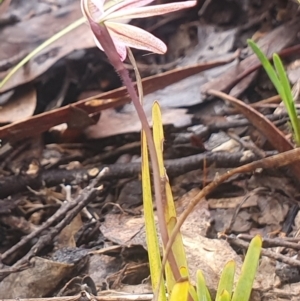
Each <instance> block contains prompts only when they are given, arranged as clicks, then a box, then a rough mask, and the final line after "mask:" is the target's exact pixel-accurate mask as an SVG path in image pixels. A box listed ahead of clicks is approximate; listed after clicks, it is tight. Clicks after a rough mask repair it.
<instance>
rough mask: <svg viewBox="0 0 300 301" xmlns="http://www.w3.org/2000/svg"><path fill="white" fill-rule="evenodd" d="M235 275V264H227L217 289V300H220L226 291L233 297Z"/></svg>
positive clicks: (230, 262)
mask: <svg viewBox="0 0 300 301" xmlns="http://www.w3.org/2000/svg"><path fill="white" fill-rule="evenodd" d="M234 273H235V262H234V261H233V260H231V261H229V262H227V264H226V265H225V267H224V269H223V271H222V274H221V277H220V281H219V285H218V289H217V296H216V300H218V298H219V297H220V296H221V295H222V294H223V292H224V291H226V292H227V293H228V294H229V295H230V296H231V294H232V290H233V282H234Z"/></svg>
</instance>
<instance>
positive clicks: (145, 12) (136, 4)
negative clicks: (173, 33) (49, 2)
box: [81, 0, 197, 61]
mask: <svg viewBox="0 0 300 301" xmlns="http://www.w3.org/2000/svg"><path fill="white" fill-rule="evenodd" d="M153 1H154V0H81V9H82V12H83V14H84V16H85V17H86V18H87V20H88V21H89V22H90V20H92V21H93V22H95V23H98V24H104V25H105V26H106V28H107V29H108V32H109V33H110V35H111V37H112V39H113V42H114V44H115V47H116V50H117V52H118V54H119V56H120V58H121V60H122V61H124V60H125V58H126V56H127V50H126V47H133V48H137V49H142V50H147V51H151V52H154V53H159V54H163V53H165V52H166V51H167V46H166V45H165V43H164V42H163V41H161V40H160V39H158V38H156V37H155V36H153V35H152V34H151V33H149V32H147V31H145V30H143V29H141V28H139V27H136V26H133V25H129V24H125V23H124V22H126V20H128V19H136V18H146V17H151V16H158V15H162V14H166V13H169V12H174V11H178V10H181V9H185V8H189V7H193V6H195V5H196V3H197V1H194V0H193V1H185V2H175V3H169V4H161V5H152V6H146V7H144V6H145V5H147V4H149V3H151V2H153ZM94 38H95V42H96V45H97V46H98V47H99V48H100V49H101V50H103V47H102V46H101V41H99V40H98V39H97V37H96V36H94Z"/></svg>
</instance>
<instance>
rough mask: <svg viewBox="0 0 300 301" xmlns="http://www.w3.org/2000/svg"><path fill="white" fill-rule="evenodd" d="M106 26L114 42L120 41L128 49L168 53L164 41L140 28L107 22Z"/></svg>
mask: <svg viewBox="0 0 300 301" xmlns="http://www.w3.org/2000/svg"><path fill="white" fill-rule="evenodd" d="M105 25H106V26H107V28H108V31H109V32H110V34H111V35H112V37H113V40H114V41H119V42H120V43H123V44H124V45H126V46H128V47H133V48H137V49H142V50H147V51H151V52H155V53H159V54H163V53H165V52H166V51H167V46H166V45H165V43H164V42H163V41H161V40H160V39H158V38H156V37H155V36H154V35H152V34H151V33H149V32H147V31H145V30H143V29H141V28H139V27H136V26H133V25H129V24H121V23H115V22H105Z"/></svg>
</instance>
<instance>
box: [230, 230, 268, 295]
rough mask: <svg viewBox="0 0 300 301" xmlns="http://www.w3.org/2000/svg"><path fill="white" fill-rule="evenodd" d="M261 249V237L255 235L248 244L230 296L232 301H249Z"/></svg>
mask: <svg viewBox="0 0 300 301" xmlns="http://www.w3.org/2000/svg"><path fill="white" fill-rule="evenodd" d="M261 247H262V238H261V236H259V235H256V236H255V237H254V238H253V239H252V240H251V242H250V245H249V249H248V252H247V254H246V257H245V260H244V263H243V266H242V271H241V275H240V277H239V280H238V282H237V285H236V288H235V291H234V293H233V296H232V301H249V298H250V294H251V291H252V286H253V282H254V278H255V274H256V270H257V267H258V263H259V257H260V251H261Z"/></svg>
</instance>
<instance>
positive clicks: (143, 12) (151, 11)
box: [103, 0, 197, 20]
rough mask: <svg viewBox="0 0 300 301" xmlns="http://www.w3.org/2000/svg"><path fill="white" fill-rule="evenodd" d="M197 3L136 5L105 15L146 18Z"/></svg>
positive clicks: (107, 16)
mask: <svg viewBox="0 0 300 301" xmlns="http://www.w3.org/2000/svg"><path fill="white" fill-rule="evenodd" d="M141 2H142V1H141ZM196 4H197V1H194V0H192V1H185V2H175V3H168V4H161V5H151V6H146V7H134V8H126V9H121V10H118V11H114V12H112V13H110V14H109V15H106V13H105V16H106V17H105V16H103V19H106V20H115V19H136V18H146V17H151V16H158V15H163V14H166V13H170V12H174V11H177V10H181V9H185V8H190V7H193V6H195V5H196Z"/></svg>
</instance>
